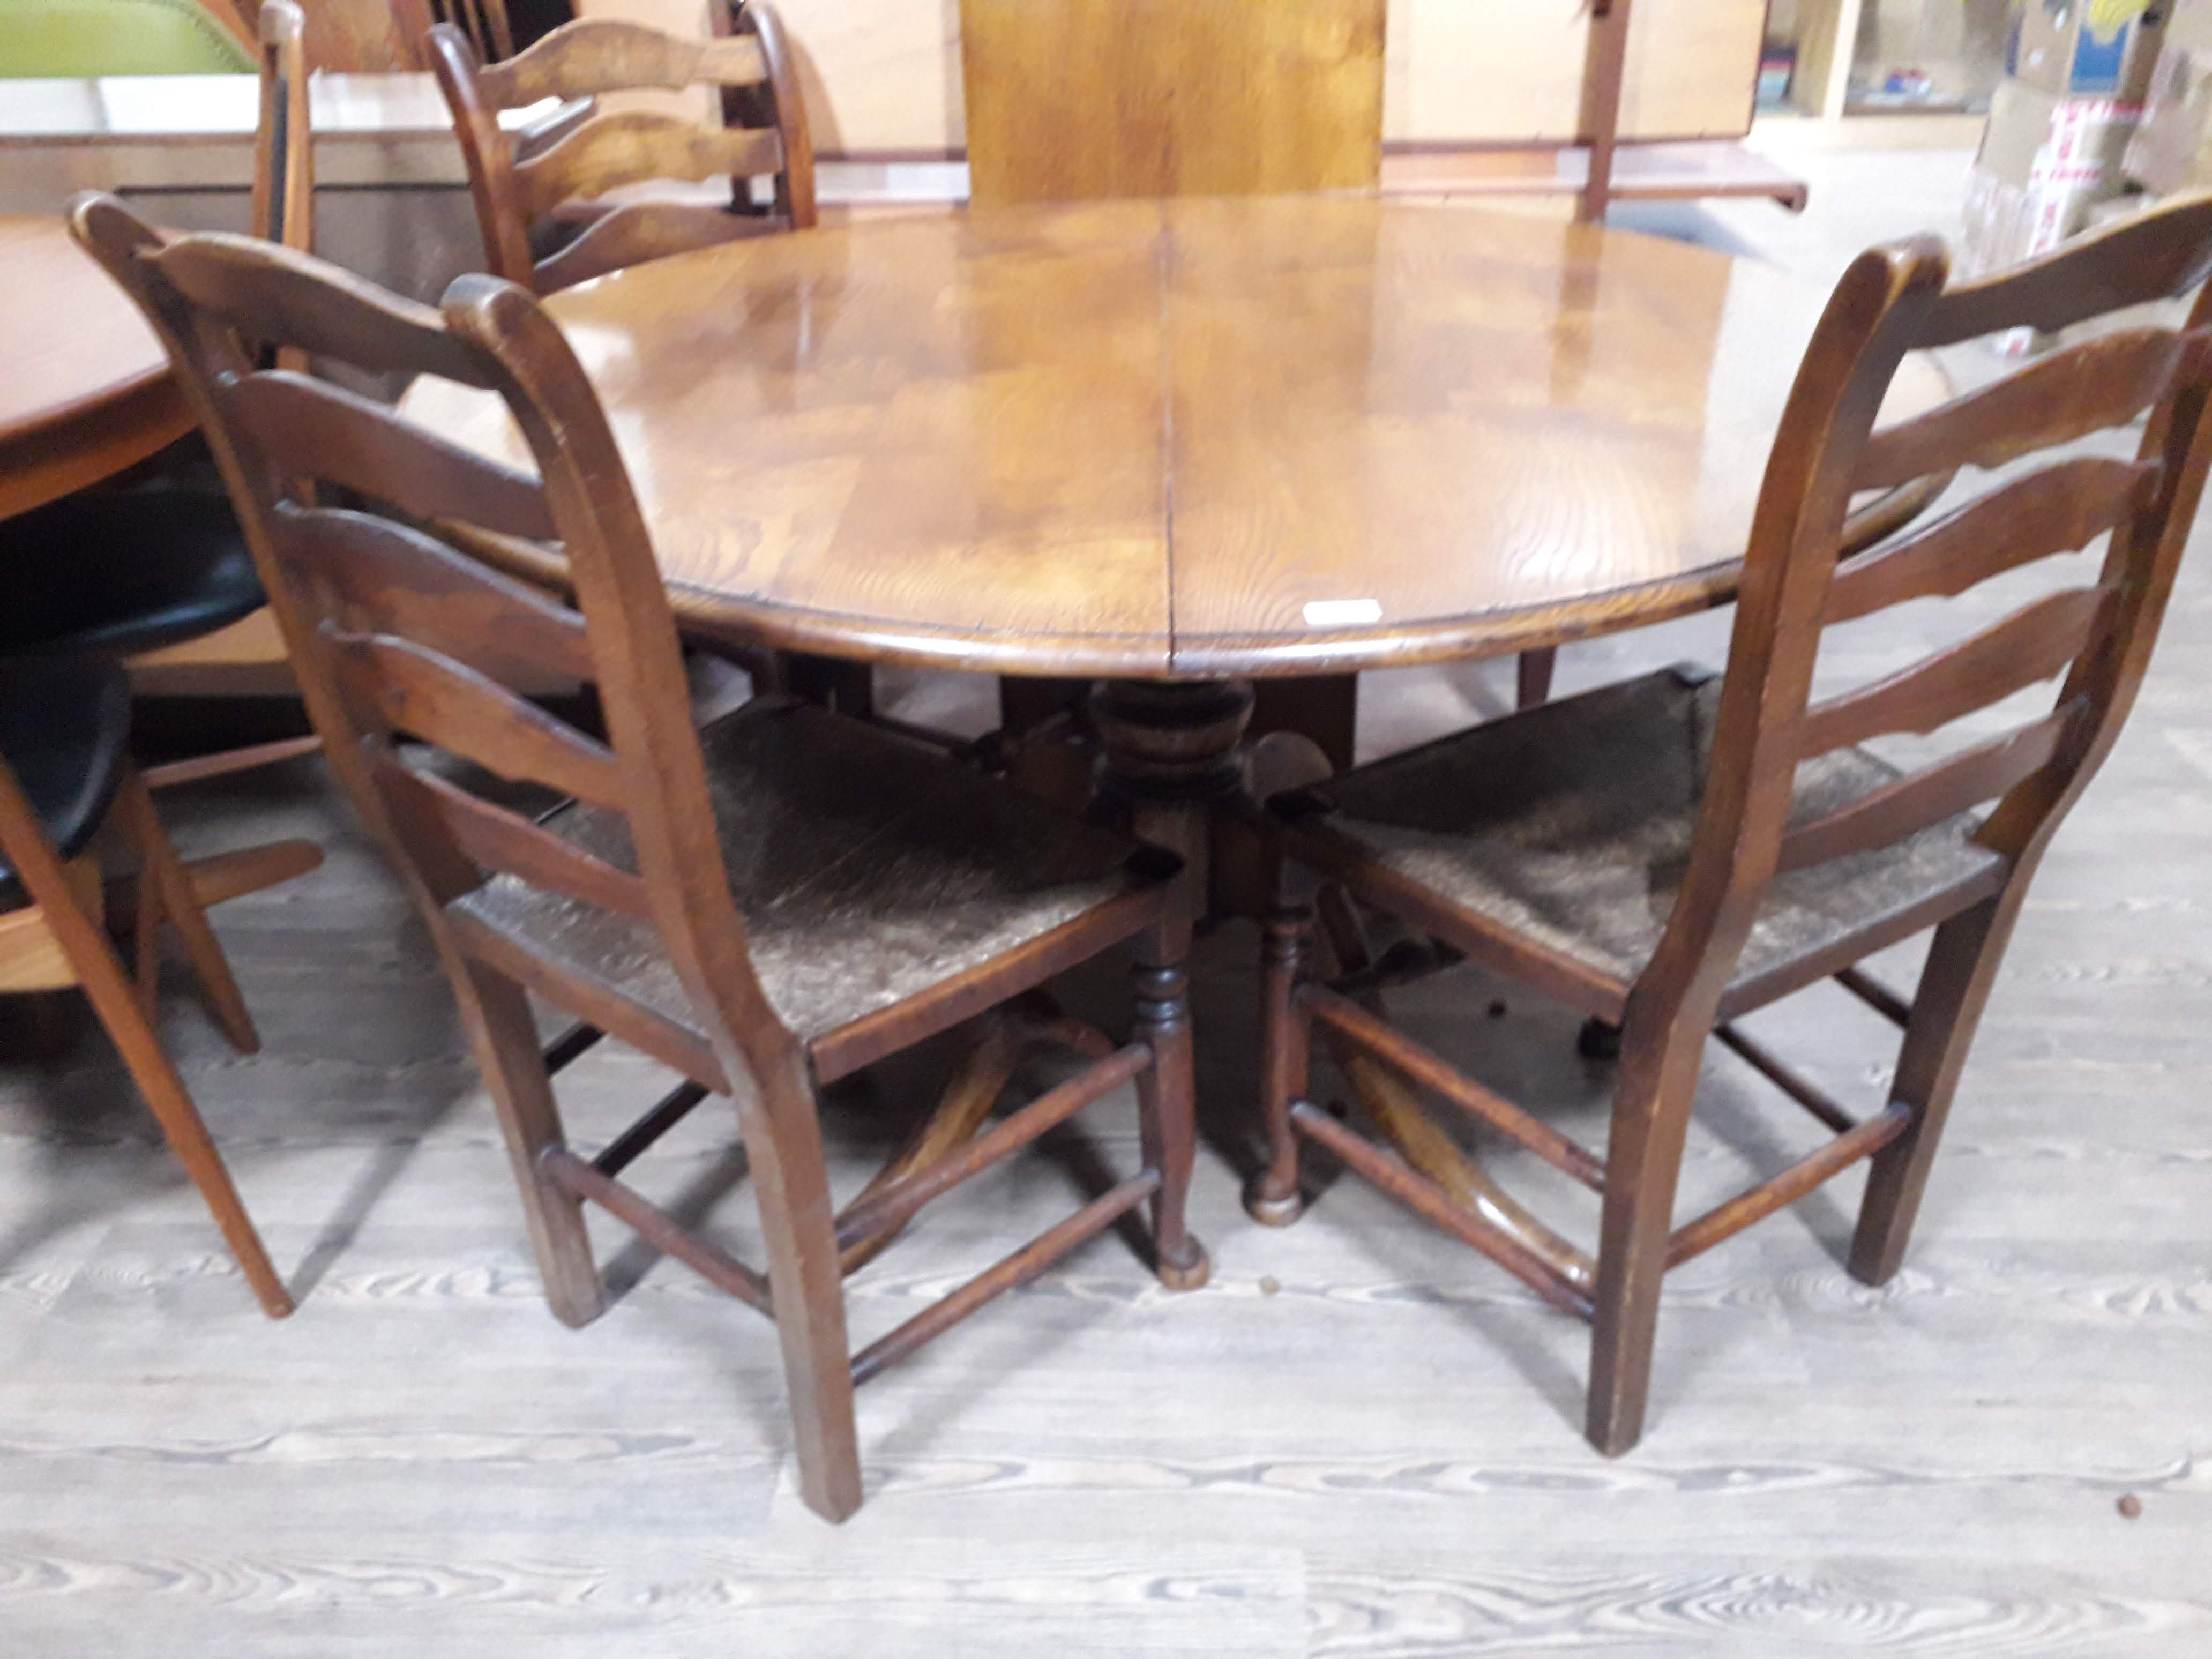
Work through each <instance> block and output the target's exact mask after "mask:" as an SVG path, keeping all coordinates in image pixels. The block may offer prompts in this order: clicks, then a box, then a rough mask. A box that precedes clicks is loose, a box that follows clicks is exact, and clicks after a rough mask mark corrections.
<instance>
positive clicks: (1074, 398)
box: [406, 197, 1946, 678]
mask: <svg viewBox="0 0 2212 1659" xmlns="http://www.w3.org/2000/svg"><path fill="white" fill-rule="evenodd" d="M1825 299H1826V296H1825V295H1823V294H1821V293H1819V292H1815V291H1813V290H1810V289H1807V288H1806V287H1804V286H1803V285H1802V284H1801V283H1796V282H1795V281H1793V280H1791V279H1790V277H1788V276H1785V275H1784V274H1782V273H1780V272H1778V271H1776V270H1772V269H1771V268H1768V267H1765V266H1762V265H1759V264H1753V263H1750V262H1748V261H1742V260H1736V259H1731V258H1727V257H1726V256H1723V255H1722V254H1718V253H1715V252H1711V251H1708V250H1705V249H1703V248H1699V247H1694V246H1688V245H1686V244H1682V243H1679V242H1674V241H1668V240H1659V239H1656V238H1652V237H1647V236H1642V235H1637V234H1629V233H1626V232H1620V231H1605V230H1600V229H1593V228H1581V227H1574V226H1567V225H1560V224H1556V223H1550V222H1543V221H1539V220H1534V219H1528V218H1522V217H1516V216H1504V215H1498V214H1491V213H1483V212H1479V211H1472V210H1466V209H1462V208H1459V207H1455V206H1432V205H1419V204H1394V203H1389V202H1383V201H1377V200H1375V199H1372V198H1366V197H1356V198H1355V197H1268V198H1242V199H1210V200H1208V199H1189V200H1181V201H1174V202H1165V203H1161V202H1127V203H1100V204H1084V205H1080V206H1073V207H1057V208H1042V209H1013V210H995V211H990V212H984V211H975V212H969V213H966V214H955V215H949V216H933V217H927V218H913V219H903V220H885V221H878V222H863V223H859V224H854V225H852V226H849V227H843V228H829V229H821V230H815V231H810V232H806V233H804V234H798V235H793V236H784V237H775V238H764V239H762V240H755V241H748V242H740V243H736V244H732V245H728V246H722V247H719V248H715V249H712V250H709V251H706V252H699V253H694V254H687V255H684V256H681V257H678V258H672V259H667V260H663V261H659V262H657V263H655V264H647V265H642V266H639V267H636V268H634V269H632V270H628V271H624V272H621V273H619V274H617V275H616V276H611V277H607V278H604V279H601V280H600V281H599V282H596V283H589V284H586V285H585V286H583V287H580V288H577V289H572V290H570V291H568V292H567V293H565V294H562V295H556V296H555V297H554V298H553V299H551V300H550V301H548V305H549V307H550V310H551V311H552V313H553V314H554V315H555V316H556V318H557V319H559V320H560V322H561V324H562V327H563V329H564V331H566V332H567V334H568V337H569V339H570V340H571V341H572V342H573V343H574V346H575V348H576V349H577V352H578V354H579V356H580V357H581V359H582V361H583V362H584V364H585V366H586V369H587V370H588V372H589V373H590V374H591V377H592V381H593V384H594V385H595V386H596V387H597V388H598V391H599V395H600V397H601V398H602V399H603V401H604V403H605V407H606V410H607V412H608V415H609V416H610V418H611V422H612V424H613V427H614V429H615V432H616V435H617V439H618V441H619V442H620V445H621V447H622V450H623V454H624V456H625V458H626V459H627V460H628V462H629V467H630V470H631V472H632V475H633V477H634V478H635V483H636V486H637V489H638V492H639V495H640V497H641V502H642V505H643V507H644V510H645V513H646V515H647V521H648V523H649V525H650V526H651V529H652V533H653V542H654V546H655V549H656V551H657V553H658V554H659V558H660V562H661V565H662V568H663V570H664V572H665V575H666V577H667V580H668V582H669V586H670V591H671V597H672V599H674V601H675V603H676V605H677V607H678V611H679V613H681V614H682V615H683V616H684V617H685V619H686V620H687V622H688V623H690V625H691V626H694V627H696V628H701V629H708V630H710V631H711V630H722V631H727V632H730V633H732V634H735V635H741V636H744V637H746V638H749V639H756V640H757V639H763V638H765V639H766V640H768V641H770V642H772V643H775V644H779V645H782V646H787V647H793V648H799V649H805V650H812V651H818V652H823V653H831V654H842V655H848V656H859V657H869V658H875V659H891V660H906V661H914V662H925V663H929V662H933V663H938V664H941V665H959V666H963V667H969V668H988V669H994V670H998V671H1006V672H1016V673H1019V672H1032V673H1057V674H1080V675H1110V676H1118V677H1127V678H1222V677H1228V676H1243V675H1273V674H1297V673H1320V672H1329V671H1343V670H1350V669H1358V668H1373V667H1380V666H1385V665H1400V664H1410V663H1416V662H1421V661H1427V660H1435V659H1443V658H1449V657H1462V656H1477V655H1486V654H1490V653H1499V652H1505V651H1511V650H1517V649H1521V648H1523V647H1531V646H1537V645H1542V644H1547V643H1553V642H1557V641H1561V640H1564V639H1569V638H1572V637H1575V636H1577V635H1583V634H1589V633H1593V632H1600V631H1605V630H1607V629H1614V628H1623V627H1629V626H1634V625H1638V624H1641V623H1648V622H1653V621H1656V620H1659V619H1660V618H1662V617H1667V616H1672V615H1676V614H1680V613H1681V612H1683V611H1689V610H1694V609H1697V608H1699V607H1701V606H1704V605H1710V604H1712V603H1716V602H1717V601H1719V600H1721V599H1726V598H1727V597H1729V595H1730V594H1731V593H1732V592H1733V591H1734V586H1735V576H1736V564H1737V562H1738V560H1739V559H1740V557H1741V553H1742V550H1743V547H1744V543H1745V539H1746V537H1747V532H1748V529H1749V526H1750V521H1751V513H1752V507H1753V501H1754V497H1755V495H1756V494H1757V491H1758V488H1759V476H1760V472H1761V470H1762V468H1763V467H1764V465H1765V456H1766V449H1767V446H1768V444H1769V443H1770V441H1771V439H1772V436H1773V433H1774V429H1775V427H1776V424H1777V422H1778V419H1779V416H1780V412H1781V408H1782V404H1783V401H1784V398H1785V397H1786V395H1787V392H1788V389H1789V385H1790V378H1791V376H1792V375H1793V374H1795V372H1796V364H1797V361H1798V358H1799V356H1800V354H1801V353H1802V349H1803V348H1804V345H1805V343H1806V341H1807V340H1808V338H1809V337H1810V335H1811V332H1812V330H1813V326H1814V322H1815V320H1816V319H1817V318H1818V315H1819V313H1820V307H1821V305H1822V304H1823V303H1824V301H1825ZM1945 389H1946V383H1945V381H1944V380H1943V378H1942V374H1941V372H1940V371H1939V370H1937V369H1936V368H1935V367H1934V366H1933V365H1932V364H1928V363H1921V362H1911V363H1908V364H1907V366H1906V368H1905V372H1904V373H1903V374H1900V376H1899V383H1898V386H1897V387H1896V389H1895V391H1894V392H1893V398H1892V405H1891V409H1890V410H1889V412H1890V413H1891V414H1892V415H1893V416H1894V415H1897V414H1902V413H1904V412H1906V411H1908V410H1916V409H1918V408H1921V407H1924V406H1926V405H1927V404H1931V403H1933V402H1936V401H1937V400H1939V399H1940V398H1942V396H1943V395H1944V392H1945ZM406 407H407V409H408V410H409V412H410V414H412V415H414V416H416V417H417V418H419V419H422V420H424V421H426V422H428V423H430V424H431V425H433V426H435V427H436V428H440V429H441V430H443V431H445V432H447V433H448V434H450V435H453V436H455V437H457V438H459V440H460V441H463V442H465V443H468V444H470V445H471V446H472V447H477V448H479V449H481V450H483V451H485V452H487V453H494V454H500V455H503V456H506V457H507V458H509V459H521V458H522V456H523V453H524V452H523V451H522V449H521V447H520V439H519V436H518V435H515V434H514V433H513V430H512V429H511V428H510V427H509V425H508V423H507V420H506V416H505V415H504V413H503V411H501V410H498V409H497V408H496V407H495V406H490V405H489V403H488V399H487V398H486V396H485V394H483V393H480V392H468V391H466V390H465V389H463V388H460V387H457V386H450V385H447V384H445V383H432V382H424V383H420V384H418V385H417V386H416V387H415V388H414V389H413V390H412V391H410V393H409V394H408V398H407V400H406Z"/></svg>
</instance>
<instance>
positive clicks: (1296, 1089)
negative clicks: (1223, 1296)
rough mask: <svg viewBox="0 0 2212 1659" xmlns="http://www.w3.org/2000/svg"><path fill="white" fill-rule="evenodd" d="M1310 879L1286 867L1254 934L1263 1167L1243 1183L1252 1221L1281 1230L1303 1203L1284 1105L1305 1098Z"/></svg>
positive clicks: (1308, 1047) (1309, 1037)
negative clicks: (1297, 880) (1262, 927)
mask: <svg viewBox="0 0 2212 1659" xmlns="http://www.w3.org/2000/svg"><path fill="white" fill-rule="evenodd" d="M1310 893H1311V889H1310V884H1297V885H1294V884H1293V879H1292V877H1291V872H1290V871H1289V869H1288V868H1287V867H1286V868H1285V880H1284V884H1283V888H1282V890H1281V893H1280V896H1279V899H1278V902H1277V903H1276V906H1275V908H1274V911H1273V914H1272V915H1269V916H1268V918H1267V929H1266V932H1265V933H1264V934H1263V936H1262V940H1261V951H1262V957H1261V977H1260V1109H1261V1116H1262V1119H1263V1121H1264V1122H1265V1124H1266V1127H1267V1167H1266V1168H1265V1169H1263V1170H1261V1171H1260V1173H1259V1174H1258V1175H1256V1176H1253V1178H1252V1180H1251V1181H1250V1182H1249V1184H1247V1186H1246V1187H1245V1188H1244V1209H1245V1212H1246V1213H1247V1214H1249V1216H1250V1217H1251V1218H1253V1219H1254V1220H1255V1221H1258V1222H1261V1223H1264V1224H1265V1225H1267V1226H1270V1227H1287V1226H1289V1225H1291V1223H1292V1222H1293V1221H1296V1220H1297V1218H1298V1216H1299V1215H1300V1213H1301V1212H1303V1211H1304V1208H1305V1200H1304V1196H1303V1195H1302V1194H1300V1193H1299V1191H1298V1137H1297V1130H1296V1129H1294V1128H1292V1127H1291V1104H1292V1103H1294V1102H1296V1101H1298V1100H1302V1099H1304V1097H1305V1093H1306V1086H1307V1075H1308V1071H1309V1066H1310V1054H1311V1052H1312V1048H1313V1030H1312V1026H1311V1023H1310V1021H1309V1020H1308V1018H1306V1015H1305V1012H1304V1010H1303V1009H1301V1008H1300V1007H1299V1006H1298V1002H1297V989H1298V984H1299V981H1301V980H1303V979H1304V971H1305V963H1306V958H1307V956H1308V954H1309V951H1310V946H1311V944H1312V939H1313V930H1314V907H1313V902H1312V898H1311V896H1310Z"/></svg>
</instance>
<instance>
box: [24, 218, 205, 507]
mask: <svg viewBox="0 0 2212 1659" xmlns="http://www.w3.org/2000/svg"><path fill="white" fill-rule="evenodd" d="M190 427H191V416H190V415H189V414H188V413H187V411H186V410H185V404H184V398H183V397H182V395H181V394H180V393H179V392H178V391H177V390H176V387H175V386H174V383H173V381H172V380H170V377H169V360H168V357H167V355H166V354H165V353H164V352H163V351H162V349H161V342H160V341H159V340H157V339H155V337H154V331H153V330H152V329H150V328H149V327H148V326H147V325H146V320H145V319H144V318H143V317H141V316H140V315H139V314H138V308H137V306H135V305H134V304H132V303H131V298H130V296H129V295H126V294H125V293H124V292H123V290H122V289H119V288H118V287H116V285H115V284H114V283H112V281H110V280H109V278H108V276H107V273H106V271H104V270H101V269H100V267H99V266H98V265H97V264H94V263H93V261H92V258H91V257H90V256H89V255H88V254H86V253H85V252H83V251H82V250H81V249H80V248H79V247H78V246H77V245H76V243H75V242H73V241H71V240H70V234H69V226H68V224H67V223H66V222H64V220H63V219H62V218H61V217H60V216H58V215H56V216H33V217H23V218H11V217H0V518H4V517H6V516H8V515H9V514H11V513H20V512H22V511H24V510H26V509H27V508H29V507H35V506H38V505H39V504H40V502H42V501H49V500H52V498H53V497H54V496H56V495H63V494H64V493H66V492H67V491H68V490H70V489H76V488H78V487H80V486H81V485H83V484H87V483H93V482H94V481H95V480H97V479H99V478H102V477H106V476H107V475H108V474H109V473H112V472H114V471H119V470H120V469H121V468H123V467H125V466H128V465H131V463H132V462H135V461H138V460H141V459H144V458H145V457H146V456H147V455H149V454H151V453H153V452H154V451H155V450H156V449H158V448H160V447H161V446H162V445H164V444H166V443H167V442H169V441H171V440H173V439H174V438H176V437H178V436H179V435H182V434H183V433H184V432H185V431H186V430H187V429H188V428H190Z"/></svg>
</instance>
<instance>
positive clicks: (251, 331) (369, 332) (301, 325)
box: [144, 233, 490, 387]
mask: <svg viewBox="0 0 2212 1659" xmlns="http://www.w3.org/2000/svg"><path fill="white" fill-rule="evenodd" d="M144 258H145V263H147V264H149V265H152V266H154V267H155V269H156V270H159V271H160V272H161V276H162V277H163V278H164V279H166V280H167V282H168V283H170V285H171V286H173V288H174V289H176V291H177V292H178V293H179V295H182V296H183V297H184V298H185V299H187V300H189V301H191V302H192V304H193V305H195V306H197V307H200V308H201V309H202V310H204V311H205V312H208V313H212V314H213V315H214V316H216V317H217V318H219V319H221V320H222V322H223V323H224V325H227V326H228V327H230V328H233V329H235V330H236V331H238V332H239V333H240V335H242V336H244V337H246V338H247V339H251V340H257V341H263V342H270V341H281V342H283V343H284V344H286V345H289V346H294V347H297V348H298V349H301V350H304V351H306V352H308V353H310V354H311V355H313V356H327V357H334V358H336V359H337V360H338V361H340V362H346V363H350V364H352V365H354V366H355V367H356V368H363V369H368V370H370V371H372V372H374V373H376V374H435V375H438V376H439V377H440V378H441V379H444V380H458V381H459V382H461V383H462V384H463V385H465V386H480V387H489V386H490V381H489V380H488V379H487V378H486V376H485V373H484V368H483V362H482V360H481V359H480V358H478V357H477V356H476V354H475V353H473V352H471V351H470V350H468V349H465V347H463V346H462V345H461V343H459V341H457V340H455V339H454V338H453V336H452V335H451V334H450V333H448V332H447V330H446V329H445V327H444V325H442V324H441V321H440V319H439V316H438V313H436V312H435V311H434V310H432V309H431V308H430V307H428V306H424V305H418V304H416V302H415V301H411V300H405V299H402V298H401V297H400V296H399V295H396V294H390V293H386V291H385V290H383V289H378V288H374V287H372V286H371V285H370V284H368V283H365V282H363V281H362V280H361V279H360V278H359V277H356V276H351V275H350V274H349V273H347V272H345V271H343V270H340V269H338V268H337V266H335V265H330V264H322V263H320V262H316V261H310V260H309V259H308V258H307V256H305V255H302V254H293V253H289V251H276V250H271V249H270V247H269V246H268V245H267V244H266V243H264V242H259V241H257V240H254V239H253V238H252V237H250V236H225V235H222V234H216V233H209V234H204V235H196V236H192V237H190V238H185V239H180V240H177V241H175V242H173V243H172V244H171V245H170V246H167V247H166V248H164V249H162V250H161V252H155V253H150V254H148V255H146V256H144Z"/></svg>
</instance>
